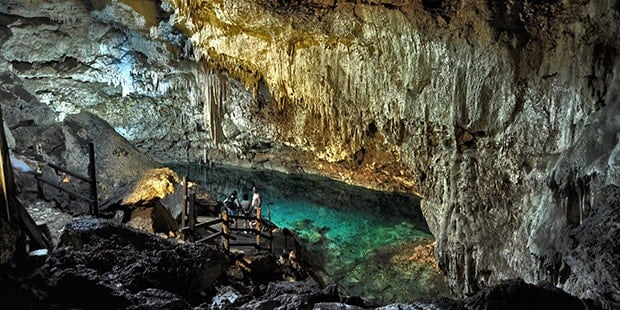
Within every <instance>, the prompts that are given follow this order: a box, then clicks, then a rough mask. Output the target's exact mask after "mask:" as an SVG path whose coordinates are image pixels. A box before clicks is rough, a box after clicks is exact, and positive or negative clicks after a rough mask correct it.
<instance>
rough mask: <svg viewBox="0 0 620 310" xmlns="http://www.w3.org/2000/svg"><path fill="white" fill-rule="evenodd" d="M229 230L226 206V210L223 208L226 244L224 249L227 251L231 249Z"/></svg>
mask: <svg viewBox="0 0 620 310" xmlns="http://www.w3.org/2000/svg"><path fill="white" fill-rule="evenodd" d="M228 232H229V229H228V210H227V209H226V208H224V210H222V243H223V244H224V250H226V252H229V251H230V240H229V236H228Z"/></svg>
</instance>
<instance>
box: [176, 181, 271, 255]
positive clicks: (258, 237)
mask: <svg viewBox="0 0 620 310" xmlns="http://www.w3.org/2000/svg"><path fill="white" fill-rule="evenodd" d="M187 184H188V179H187V177H183V189H182V197H183V199H182V203H181V229H180V231H181V234H182V237H183V239H185V240H188V241H192V242H207V241H212V240H214V239H216V238H218V237H221V243H222V246H223V247H224V249H225V250H226V251H230V249H231V248H232V247H254V248H255V249H256V251H261V250H266V251H269V252H271V253H273V249H274V247H273V240H274V238H273V228H274V225H273V224H272V223H271V222H269V221H266V220H265V219H263V218H262V214H261V208H257V209H256V215H255V216H243V215H230V214H228V210H227V209H226V208H225V207H224V208H222V209H223V211H221V212H220V213H219V217H217V218H215V219H212V220H209V221H206V222H202V223H197V222H196V218H197V217H196V194H195V193H188V188H187ZM232 221H249V222H254V223H255V226H254V227H253V228H252V227H251V228H237V227H232V225H231V223H232ZM218 226H219V227H218ZM263 228H265V229H266V230H267V231H268V233H267V234H265V233H264V232H263ZM198 229H201V230H204V231H207V232H209V235H206V236H204V237H202V238H200V239H197V237H198V233H197V231H198ZM233 232H246V233H250V234H253V235H254V236H255V241H253V242H247V241H246V242H242V241H240V238H237V237H235V236H234V235H233ZM231 241H232V242H231ZM237 241H238V242H237ZM265 241H266V242H265ZM263 243H266V244H267V245H266V246H265V245H263Z"/></svg>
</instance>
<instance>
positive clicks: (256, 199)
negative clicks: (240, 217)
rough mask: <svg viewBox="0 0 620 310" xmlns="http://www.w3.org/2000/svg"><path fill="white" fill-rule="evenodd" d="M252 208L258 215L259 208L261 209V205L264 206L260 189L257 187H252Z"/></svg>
mask: <svg viewBox="0 0 620 310" xmlns="http://www.w3.org/2000/svg"><path fill="white" fill-rule="evenodd" d="M252 192H253V194H252V206H251V209H252V211H254V213H256V210H258V208H260V206H261V204H262V202H263V201H262V198H261V196H260V193H259V192H258V189H257V188H256V186H254V187H252Z"/></svg>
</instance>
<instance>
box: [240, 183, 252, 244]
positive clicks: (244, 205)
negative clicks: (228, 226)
mask: <svg viewBox="0 0 620 310" xmlns="http://www.w3.org/2000/svg"><path fill="white" fill-rule="evenodd" d="M240 205H241V212H243V216H245V217H246V219H245V220H244V221H243V228H250V227H252V226H251V225H250V220H249V219H248V218H249V217H250V216H252V203H251V202H250V199H249V197H248V194H247V193H243V200H241V203H240ZM244 233H246V234H247V233H248V232H247V231H244Z"/></svg>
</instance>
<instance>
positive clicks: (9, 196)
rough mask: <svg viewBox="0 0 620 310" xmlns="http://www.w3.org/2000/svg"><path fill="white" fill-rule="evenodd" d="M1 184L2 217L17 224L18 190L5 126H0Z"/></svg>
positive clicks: (0, 118)
mask: <svg viewBox="0 0 620 310" xmlns="http://www.w3.org/2000/svg"><path fill="white" fill-rule="evenodd" d="M0 121H3V117H2V109H1V108H0ZM0 140H1V141H0V166H2V167H1V169H0V183H2V184H1V185H2V197H1V198H0V203H1V204H2V206H3V207H2V217H3V218H5V219H6V220H7V221H8V222H9V223H11V222H15V221H16V220H17V217H18V216H19V215H18V213H17V210H18V209H17V205H16V204H15V197H16V194H17V188H16V187H15V179H14V176H13V167H12V166H11V158H10V156H9V146H8V142H7V140H6V135H5V132H4V124H2V126H0Z"/></svg>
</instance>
